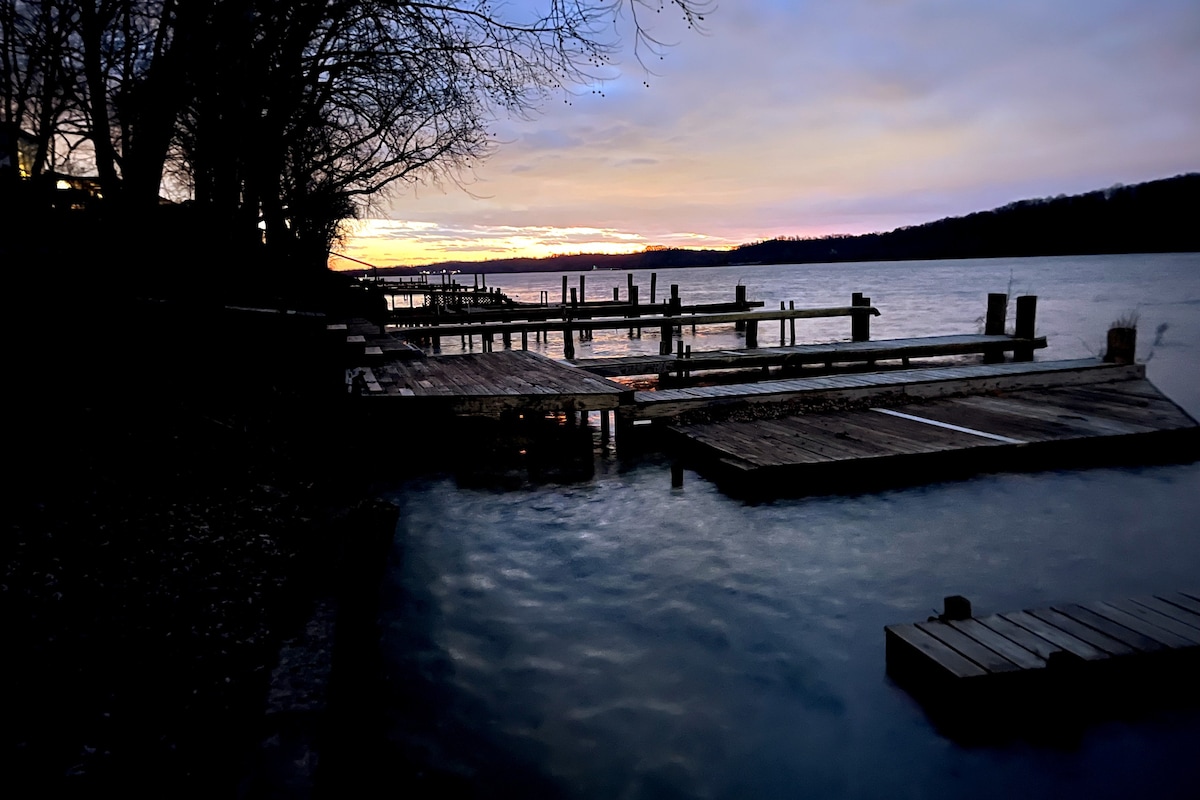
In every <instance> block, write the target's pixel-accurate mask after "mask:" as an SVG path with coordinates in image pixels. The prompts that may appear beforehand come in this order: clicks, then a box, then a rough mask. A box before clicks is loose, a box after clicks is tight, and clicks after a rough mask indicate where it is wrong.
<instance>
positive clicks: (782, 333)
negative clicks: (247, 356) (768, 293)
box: [779, 300, 787, 347]
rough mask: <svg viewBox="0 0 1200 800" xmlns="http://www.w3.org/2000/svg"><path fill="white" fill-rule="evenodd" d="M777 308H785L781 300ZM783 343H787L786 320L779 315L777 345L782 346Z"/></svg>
mask: <svg viewBox="0 0 1200 800" xmlns="http://www.w3.org/2000/svg"><path fill="white" fill-rule="evenodd" d="M779 310H780V311H784V310H786V309H785V307H784V304H783V301H782V300H780V301H779ZM785 344H787V320H786V319H784V318H783V317H780V318H779V346H780V347H783V346H784V345H785Z"/></svg>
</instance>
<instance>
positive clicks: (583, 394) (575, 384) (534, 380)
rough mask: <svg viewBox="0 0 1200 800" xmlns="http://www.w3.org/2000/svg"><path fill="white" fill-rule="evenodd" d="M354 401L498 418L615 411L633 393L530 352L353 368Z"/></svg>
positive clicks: (349, 375)
mask: <svg viewBox="0 0 1200 800" xmlns="http://www.w3.org/2000/svg"><path fill="white" fill-rule="evenodd" d="M346 375H347V383H348V386H349V387H350V389H351V391H352V393H353V394H354V395H355V396H358V397H362V398H364V399H366V400H369V401H373V402H376V403H378V402H382V401H385V400H390V401H392V402H393V403H397V402H399V403H402V405H397V408H396V410H397V411H400V410H403V411H411V412H432V413H437V414H443V415H444V414H451V415H455V414H461V415H480V416H493V415H499V414H502V413H504V412H509V411H514V412H519V411H526V410H528V411H544V412H559V411H610V410H613V409H615V408H617V407H618V406H620V405H622V404H623V403H627V402H629V401H630V400H631V398H632V394H633V391H632V390H631V389H628V388H626V387H624V386H621V385H620V384H616V383H613V382H612V381H609V380H606V379H604V378H599V377H597V376H595V375H592V374H590V373H587V372H584V371H583V370H580V369H576V368H574V367H572V366H569V365H567V364H565V363H563V362H561V361H555V360H554V359H551V358H547V357H546V356H543V355H540V354H538V353H534V352H530V351H526V350H504V351H498V352H492V353H462V354H457V355H445V356H437V357H435V358H419V359H408V360H400V361H387V362H384V363H381V364H378V365H376V366H360V367H352V368H350V369H349V370H347V373H346Z"/></svg>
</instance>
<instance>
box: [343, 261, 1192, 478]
mask: <svg viewBox="0 0 1200 800" xmlns="http://www.w3.org/2000/svg"><path fill="white" fill-rule="evenodd" d="M652 278H653V276H652ZM581 284H582V281H581ZM651 286H652V289H651V296H652V297H653V292H654V289H653V280H652V283H651ZM582 289H583V287H582V285H581V286H580V295H582ZM737 289H738V291H737V292H736V294H735V299H734V303H733V305H734V307H735V308H736V310H733V311H724V310H716V308H715V307H714V306H711V305H710V306H695V307H684V306H683V305H682V303H681V302H680V296H679V293H678V289H677V287H675V286H672V287H671V296H670V299H669V300H668V301H667V302H665V303H662V304H659V305H651V306H639V304H638V303H637V292H636V287H635V286H633V285H632V279H631V284H630V286H629V287H628V289H627V293H628V295H629V297H628V299H627V302H625V303H620V302H617V301H618V298H617V297H616V295H617V292H616V291H615V290H614V298H613V300H614V302H613V303H608V302H607V301H601V302H598V303H588V304H586V305H585V304H583V303H576V302H572V303H571V304H569V305H568V304H565V303H564V304H562V305H559V306H553V307H551V306H544V307H540V308H526V307H516V308H489V309H476V310H473V311H471V312H468V313H463V314H457V315H453V316H452V317H445V318H443V319H442V320H441V321H442V322H448V321H449V320H450V319H455V320H456V321H455V322H454V323H453V324H439V325H428V326H421V327H409V328H404V329H400V330H392V329H391V326H386V325H382V324H380V323H366V322H363V321H351V322H349V323H345V324H340V325H330V326H329V328H330V331H331V332H330V336H331V337H333V338H332V339H331V342H332V343H333V344H334V346H335V348H336V349H337V350H338V352H340V353H342V354H343V356H344V357H345V361H346V362H347V363H348V367H347V368H346V369H345V383H346V388H347V392H348V394H349V395H350V396H352V397H356V398H362V399H363V400H364V401H365V402H363V403H362V404H361V410H365V409H366V408H367V407H370V410H371V412H372V413H375V412H378V413H379V414H382V415H384V416H385V417H386V415H391V414H393V413H398V414H399V415H400V416H402V417H403V418H405V419H414V418H416V417H415V416H413V415H414V414H435V415H437V416H438V418H439V419H445V418H447V417H459V418H465V417H472V416H473V417H479V418H492V419H496V418H501V419H503V418H508V419H513V418H515V419H518V420H520V419H528V418H531V417H530V416H529V415H525V414H524V413H523V412H534V416H536V415H537V414H538V413H544V414H549V415H553V416H554V417H555V419H559V420H563V419H566V420H567V421H568V422H569V424H570V425H572V426H574V425H575V423H577V422H584V423H586V422H587V418H586V415H587V414H588V413H590V412H592V411H596V412H600V413H599V419H600V431H601V439H602V441H603V442H605V443H607V442H608V441H609V438H610V433H611V431H612V429H613V428H615V430H616V434H617V435H616V443H617V446H618V447H620V448H622V449H623V450H625V451H626V452H633V451H636V450H638V449H642V446H643V444H644V443H646V442H649V443H650V444H651V446H658V445H660V444H665V446H666V448H667V449H669V450H670V451H671V453H672V455H673V456H674V457H675V458H676V467H677V469H676V472H679V473H680V474H681V469H678V468H679V465H680V464H682V463H689V464H690V465H692V466H694V467H695V468H696V469H697V470H698V471H700V472H702V473H705V474H707V475H709V476H710V477H712V478H713V479H714V480H716V481H717V482H718V483H720V484H722V485H723V488H725V489H727V490H728V491H731V492H733V493H738V494H743V495H755V496H763V495H770V496H778V495H795V494H812V493H822V492H829V491H862V490H870V489H875V488H880V487H883V486H887V485H896V484H901V483H910V482H914V481H929V480H941V479H946V478H955V477H962V476H966V475H970V474H974V473H978V472H987V471H1001V470H1028V469H1043V468H1050V467H1059V466H1061V467H1067V466H1075V465H1081V464H1083V465H1086V464H1100V463H1159V462H1164V461H1190V460H1195V459H1196V458H1198V457H1200V426H1198V425H1197V422H1196V421H1195V420H1194V419H1193V418H1192V417H1190V416H1189V415H1188V414H1187V413H1186V412H1184V411H1183V410H1182V409H1180V408H1179V407H1178V406H1177V405H1176V404H1175V403H1173V402H1172V401H1170V400H1169V399H1168V398H1166V397H1164V396H1163V395H1162V394H1161V393H1160V392H1159V391H1158V390H1157V389H1156V388H1155V387H1154V386H1153V385H1152V384H1150V383H1149V382H1148V381H1147V380H1146V373H1145V367H1144V365H1140V364H1136V363H1133V357H1132V352H1133V343H1134V341H1135V336H1134V335H1133V334H1134V332H1133V331H1132V330H1124V329H1120V330H1121V332H1122V335H1121V336H1120V337H1117V338H1115V339H1114V338H1113V334H1114V332H1115V331H1110V341H1109V354H1108V355H1106V357H1105V359H1104V360H1099V359H1077V360H1064V361H1046V362H1036V361H1034V360H1033V356H1034V352H1035V351H1036V350H1038V349H1041V348H1044V347H1045V346H1046V339H1045V337H1040V336H1036V335H1035V332H1034V320H1035V315H1036V307H1037V298H1036V297H1034V296H1022V297H1018V298H1016V300H1017V303H1016V306H1017V317H1016V324H1015V327H1014V329H1013V331H1012V332H1006V331H1008V328H1007V325H1006V313H1007V312H1006V309H1007V306H1008V297H1007V296H1006V295H1004V294H989V295H988V298H987V299H988V303H987V313H986V316H985V318H984V319H985V325H984V331H983V333H980V334H962V335H956V336H930V337H919V338H908V339H890V340H883V341H871V340H870V328H869V321H870V317H871V316H873V315H876V314H878V313H879V311H878V310H877V309H875V308H874V307H872V306H871V305H870V298H867V297H863V296H862V294H861V293H855V294H853V295H852V297H851V302H850V304H849V305H847V306H829V307H816V308H800V309H797V308H795V307H794V305H792V304H788V305H787V307H785V304H784V303H780V307H779V310H778V311H776V310H773V309H772V310H763V311H755V310H749V308H750V307H751V306H754V305H756V304H755V303H754V302H752V301H748V300H746V298H745V293H744V287H740V286H739V287H737ZM543 294H545V293H543ZM571 295H572V300H573V301H574V300H575V293H574V290H571ZM563 296H564V298H566V297H567V296H568V287H567V286H566V283H565V282H564V285H563ZM718 305H720V304H718ZM685 308H687V309H689V310H690V311H693V312H695V313H683V310H684V309H685ZM618 309H619V315H618V316H607V314H608V313H613V312H616V311H617V310H618ZM829 317H849V321H850V323H851V324H850V332H849V333H850V337H849V340H846V341H838V342H829V343H810V344H796V343H795V341H794V339H795V331H794V323H795V321H796V320H803V319H818V318H829ZM768 321H777V322H779V331H780V334H779V344H778V345H777V346H774V347H759V346H757V341H756V340H757V333H756V326H757V325H758V323H760V322H768ZM731 323H732V324H734V325H735V326H739V325H740V326H743V327H742V330H743V331H744V332H745V336H744V340H745V343H746V347H744V348H734V349H726V350H716V351H708V352H698V353H691V352H689V351H688V350H687V349H686V348H685V347H684V346H683V344H682V340H681V338H680V333H681V332H682V330H683V329H684V328H686V327H688V326H693V325H728V324H731ZM643 327H651V328H655V327H657V328H659V329H660V335H661V343H660V352H659V354H658V355H657V356H656V355H630V356H624V357H616V358H605V359H575V358H574V357H573V351H574V345H573V337H574V336H576V335H578V336H580V338H586V337H587V332H589V331H592V330H599V329H603V328H616V329H621V328H629V329H631V330H635V329H641V328H643ZM789 327H790V328H791V330H790V337H789V336H788V334H789ZM554 332H557V333H560V334H561V335H562V337H563V341H564V350H565V358H564V359H563V360H555V359H552V358H550V357H547V356H544V355H540V354H538V353H536V352H532V351H529V350H528V349H526V348H527V347H528V341H527V337H528V334H530V333H533V334H534V335H536V336H539V337H540V336H544V335H546V334H548V333H554ZM514 334H520V336H521V345H520V349H516V347H514V346H513V344H514V343H513V342H512V336H513V335H514ZM496 335H500V336H502V337H503V339H504V349H499V350H494V349H493V346H492V345H493V337H494V336H496ZM445 336H462V337H464V340H465V339H466V338H468V337H471V336H478V337H479V338H480V342H481V345H482V352H478V353H462V354H459V355H440V354H438V353H437V351H436V348H435V349H434V353H433V354H429V353H426V352H425V349H424V348H422V347H421V346H418V345H417V344H416V343H415V341H416V340H418V339H422V338H424V339H427V340H431V341H436V339H437V338H438V337H445ZM788 338H790V339H791V343H787V339H788ZM409 339H413V340H414V341H409ZM673 342H674V343H675V344H677V345H678V348H677V350H676V352H675V353H674V354H672V353H671V352H670V346H671V344H672V343H673ZM1008 358H1011V360H1006V359H1008ZM948 359H949V360H948ZM917 364H921V365H920V366H918V365H917ZM635 375H656V376H657V378H658V382H657V384H655V385H654V389H653V390H652V391H651V390H644V391H634V390H633V388H631V386H629V385H627V384H623V383H618V382H616V381H613V380H609V379H608V377H613V378H619V377H626V376H635ZM713 376H715V377H713ZM731 378H732V380H734V381H738V382H736V383H734V382H731ZM643 385H645V384H643ZM385 401H386V402H385ZM580 417H583V419H580ZM610 421H611V422H610ZM643 426H644V427H643ZM644 432H650V433H651V434H659V433H661V434H662V436H657V435H650V436H644V435H643V433H644Z"/></svg>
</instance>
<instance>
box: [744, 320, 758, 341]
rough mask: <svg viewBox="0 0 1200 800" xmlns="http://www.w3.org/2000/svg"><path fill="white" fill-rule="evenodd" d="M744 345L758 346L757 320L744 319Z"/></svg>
mask: <svg viewBox="0 0 1200 800" xmlns="http://www.w3.org/2000/svg"><path fill="white" fill-rule="evenodd" d="M746 347H758V320H756V319H748V320H746Z"/></svg>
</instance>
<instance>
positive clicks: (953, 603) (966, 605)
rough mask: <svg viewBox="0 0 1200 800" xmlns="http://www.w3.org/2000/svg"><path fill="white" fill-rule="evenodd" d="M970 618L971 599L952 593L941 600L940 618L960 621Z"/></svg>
mask: <svg viewBox="0 0 1200 800" xmlns="http://www.w3.org/2000/svg"><path fill="white" fill-rule="evenodd" d="M970 618H971V601H970V600H968V599H967V598H965V597H963V596H962V595H961V594H952V595H950V596H949V597H946V598H945V599H943V600H942V619H943V620H953V621H955V622H961V621H963V620H968V619H970Z"/></svg>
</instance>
